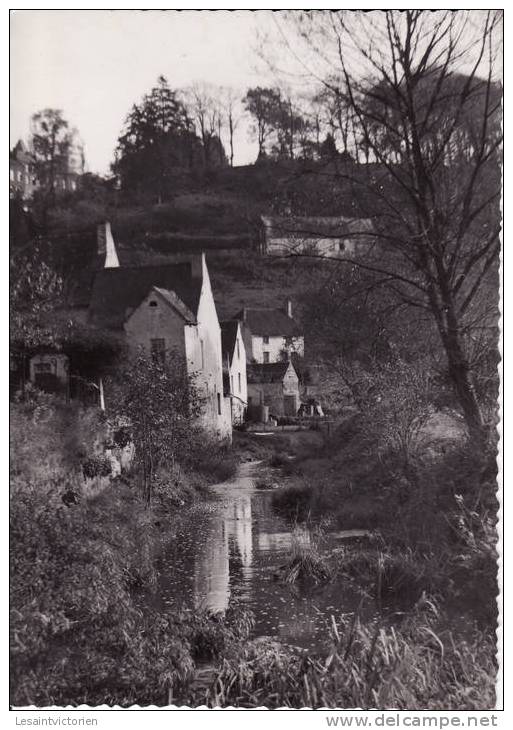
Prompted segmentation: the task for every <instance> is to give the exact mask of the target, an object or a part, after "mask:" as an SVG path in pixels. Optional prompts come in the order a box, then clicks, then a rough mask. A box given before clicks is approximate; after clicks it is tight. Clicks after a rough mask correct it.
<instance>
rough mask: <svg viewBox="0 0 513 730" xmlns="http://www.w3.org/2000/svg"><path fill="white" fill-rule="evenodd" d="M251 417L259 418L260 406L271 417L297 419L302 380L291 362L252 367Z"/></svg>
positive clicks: (252, 365)
mask: <svg viewBox="0 0 513 730" xmlns="http://www.w3.org/2000/svg"><path fill="white" fill-rule="evenodd" d="M247 372H248V409H249V417H250V418H253V419H254V420H260V418H259V417H258V415H256V414H258V413H259V411H260V410H261V406H267V407H268V409H269V411H268V413H269V416H274V417H281V416H296V415H297V413H298V410H299V407H300V396H299V378H298V375H297V372H296V370H295V368H294V365H293V364H292V362H290V361H288V362H273V363H265V364H264V363H249V364H248V366H247Z"/></svg>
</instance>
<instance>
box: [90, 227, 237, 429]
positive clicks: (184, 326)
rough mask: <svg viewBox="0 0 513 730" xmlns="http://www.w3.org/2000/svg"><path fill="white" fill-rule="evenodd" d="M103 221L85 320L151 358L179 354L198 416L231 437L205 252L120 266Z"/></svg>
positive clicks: (208, 427)
mask: <svg viewBox="0 0 513 730" xmlns="http://www.w3.org/2000/svg"><path fill="white" fill-rule="evenodd" d="M109 234H110V229H109V227H108V226H106V228H105V231H104V235H103V236H101V237H100V244H101V245H103V241H105V251H106V253H105V265H104V268H103V269H101V270H100V271H98V272H97V273H96V276H95V278H94V282H93V287H92V293H91V300H90V304H89V313H88V322H89V324H90V325H93V326H94V327H97V328H101V329H102V330H104V331H105V330H106V331H111V332H113V333H114V332H117V333H119V332H122V333H124V336H125V338H126V340H127V342H128V344H129V346H132V347H134V348H135V347H138V346H143V347H144V348H146V349H147V350H148V352H150V353H152V355H153V356H154V357H156V358H163V359H165V357H166V353H167V352H169V351H170V350H173V351H175V352H177V353H178V354H179V355H181V356H183V358H184V362H185V363H186V367H187V372H188V374H189V375H190V376H191V377H192V378H193V380H194V384H195V388H196V390H197V392H198V397H199V398H200V399H201V404H202V415H201V417H200V420H201V422H202V424H203V425H204V426H205V428H206V429H207V430H209V431H210V432H212V433H214V434H216V435H217V436H219V437H220V438H226V437H231V409H230V400H229V398H225V397H224V392H223V363H222V351H221V328H220V325H219V320H218V318H217V312H216V307H215V303H214V298H213V295H212V288H211V284H210V277H209V273H208V268H207V264H206V260H205V256H204V254H200V255H197V256H180V257H178V256H177V257H175V258H176V260H175V261H174V262H173V263H170V264H163V265H159V266H155V265H153V266H120V265H119V260H118V258H117V254H116V253H115V245H114V241H113V239H112V236H111V235H109Z"/></svg>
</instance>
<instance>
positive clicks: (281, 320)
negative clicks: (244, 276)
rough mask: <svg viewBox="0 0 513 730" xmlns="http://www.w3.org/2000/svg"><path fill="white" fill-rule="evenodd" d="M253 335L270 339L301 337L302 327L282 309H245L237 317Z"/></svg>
mask: <svg viewBox="0 0 513 730" xmlns="http://www.w3.org/2000/svg"><path fill="white" fill-rule="evenodd" d="M236 318H237V319H238V320H240V321H242V322H243V323H244V324H245V325H246V326H247V327H249V329H250V330H251V333H252V334H253V335H264V336H270V337H280V336H282V337H301V336H302V335H303V330H302V327H301V326H300V325H299V324H298V322H296V320H295V319H293V318H292V317H289V316H288V315H287V314H286V313H285V312H283V311H282V310H281V309H270V308H269V309H267V308H262V309H260V308H258V309H257V308H252V307H245V308H244V309H241V311H240V312H238V314H237V315H236Z"/></svg>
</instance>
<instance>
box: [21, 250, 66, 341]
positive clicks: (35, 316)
mask: <svg viewBox="0 0 513 730" xmlns="http://www.w3.org/2000/svg"><path fill="white" fill-rule="evenodd" d="M9 274H10V287H9V314H10V322H9V325H10V339H11V343H12V344H13V345H15V346H16V347H18V348H24V349H29V348H31V347H34V346H37V345H40V344H54V342H55V335H54V333H53V331H52V329H51V328H50V327H48V326H47V324H46V323H44V322H43V320H42V316H43V315H44V314H45V313H46V312H48V311H49V310H50V309H52V308H53V307H54V306H55V304H56V302H58V301H59V297H60V294H61V291H62V280H61V278H60V277H59V276H58V275H57V273H56V272H55V271H54V270H53V269H52V268H51V267H50V266H49V265H48V264H47V263H46V262H45V260H44V257H42V256H41V254H40V252H39V250H38V249H37V248H35V249H34V248H32V249H31V250H30V251H25V250H23V251H19V252H13V254H12V255H11V258H10V260H9Z"/></svg>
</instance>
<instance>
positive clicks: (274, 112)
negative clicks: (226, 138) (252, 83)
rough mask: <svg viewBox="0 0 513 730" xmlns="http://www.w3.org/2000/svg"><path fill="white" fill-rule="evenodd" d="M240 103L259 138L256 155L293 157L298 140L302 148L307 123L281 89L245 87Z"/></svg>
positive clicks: (260, 156)
mask: <svg viewBox="0 0 513 730" xmlns="http://www.w3.org/2000/svg"><path fill="white" fill-rule="evenodd" d="M242 103H243V104H244V106H245V108H246V110H247V112H248V113H249V114H250V115H251V116H252V117H253V118H254V120H255V124H254V126H253V134H254V136H255V137H256V139H257V141H258V157H259V158H263V157H265V156H267V155H268V154H271V156H273V157H275V158H289V159H294V156H295V152H296V149H297V147H298V146H299V144H301V142H302V143H303V152H304V151H305V149H306V146H305V139H304V133H305V131H306V128H307V122H306V120H305V118H304V116H303V115H302V114H301V113H299V112H298V110H297V108H295V107H294V106H293V104H292V100H291V98H290V97H288V98H287V97H286V95H285V94H284V93H283V92H282V91H281V90H280V89H278V88H262V87H260V86H257V87H255V88H251V89H248V90H247V92H246V96H245V97H244V99H243V100H242Z"/></svg>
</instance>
